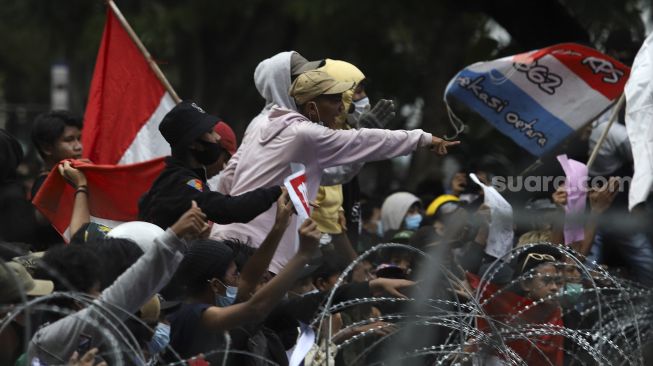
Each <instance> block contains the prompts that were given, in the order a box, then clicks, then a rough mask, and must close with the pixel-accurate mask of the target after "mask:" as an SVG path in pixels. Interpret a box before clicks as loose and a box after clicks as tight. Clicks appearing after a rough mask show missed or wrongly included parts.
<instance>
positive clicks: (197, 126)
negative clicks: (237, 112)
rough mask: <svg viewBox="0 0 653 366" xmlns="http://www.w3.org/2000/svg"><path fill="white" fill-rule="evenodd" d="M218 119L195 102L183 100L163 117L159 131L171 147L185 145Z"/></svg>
mask: <svg viewBox="0 0 653 366" xmlns="http://www.w3.org/2000/svg"><path fill="white" fill-rule="evenodd" d="M219 120H220V118H218V117H216V116H212V115H210V114H208V113H206V112H204V110H203V109H202V108H200V107H199V106H198V105H197V104H195V102H193V101H190V100H185V101H183V102H181V103H179V104H177V105H176V106H175V107H174V108H172V109H171V110H170V112H168V114H166V115H165V117H163V121H161V124H160V125H159V131H160V132H161V134H162V135H163V138H165V139H166V141H168V143H169V144H170V146H171V147H175V146H185V145H189V144H190V143H191V142H193V141H194V140H196V139H197V138H199V137H200V136H202V134H203V133H205V132H210V131H211V130H213V127H214V126H215V125H216V124H217V123H218V121H219Z"/></svg>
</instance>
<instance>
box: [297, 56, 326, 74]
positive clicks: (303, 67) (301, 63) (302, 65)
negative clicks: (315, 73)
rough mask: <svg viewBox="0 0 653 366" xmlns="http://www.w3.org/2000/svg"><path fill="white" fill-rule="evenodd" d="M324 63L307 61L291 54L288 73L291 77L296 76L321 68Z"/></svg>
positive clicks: (302, 57) (321, 61) (322, 61)
mask: <svg viewBox="0 0 653 366" xmlns="http://www.w3.org/2000/svg"><path fill="white" fill-rule="evenodd" d="M324 62H325V60H317V61H308V60H307V59H306V57H304V56H302V55H300V54H299V53H297V52H293V54H292V56H290V73H291V74H292V76H297V75H300V74H303V73H305V72H306V71H310V70H315V69H317V68H319V67H321V66H323V65H324Z"/></svg>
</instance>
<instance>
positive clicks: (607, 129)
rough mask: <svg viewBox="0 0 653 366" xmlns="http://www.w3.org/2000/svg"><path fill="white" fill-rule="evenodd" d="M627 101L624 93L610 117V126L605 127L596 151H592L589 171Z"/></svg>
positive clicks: (595, 148)
mask: <svg viewBox="0 0 653 366" xmlns="http://www.w3.org/2000/svg"><path fill="white" fill-rule="evenodd" d="M625 101H626V93H622V94H621V97H619V100H618V101H617V103H616V104H615V106H614V109H613V110H612V115H611V116H610V120H609V121H608V125H607V126H606V127H605V130H603V133H601V137H599V140H598V141H597V142H596V146H594V150H592V154H591V155H590V158H589V160H588V161H587V169H589V168H590V167H591V166H592V164H593V163H594V160H596V156H597V155H598V153H599V148H600V147H601V145H603V142H604V141H605V138H606V137H607V136H608V131H610V127H612V124H613V123H614V121H615V120H616V119H617V115H618V114H619V110H620V109H621V107H623V105H624V102H625Z"/></svg>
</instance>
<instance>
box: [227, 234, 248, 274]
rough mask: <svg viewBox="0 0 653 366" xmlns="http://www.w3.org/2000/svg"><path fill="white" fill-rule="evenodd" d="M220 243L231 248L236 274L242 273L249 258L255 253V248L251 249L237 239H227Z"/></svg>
mask: <svg viewBox="0 0 653 366" xmlns="http://www.w3.org/2000/svg"><path fill="white" fill-rule="evenodd" d="M222 242H223V243H224V244H226V245H228V246H229V248H231V250H232V251H233V253H234V262H235V263H236V267H237V268H238V272H242V271H243V268H244V267H245V263H247V260H248V259H249V257H251V256H252V255H253V254H254V252H256V248H252V247H250V246H249V245H247V244H245V243H243V242H241V241H239V240H237V239H227V240H224V241H222Z"/></svg>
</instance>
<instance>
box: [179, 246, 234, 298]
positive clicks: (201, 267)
mask: <svg viewBox="0 0 653 366" xmlns="http://www.w3.org/2000/svg"><path fill="white" fill-rule="evenodd" d="M233 260H234V252H233V251H232V250H231V248H230V247H229V245H227V244H225V243H224V242H220V241H215V240H210V239H200V240H195V241H193V243H191V245H190V248H189V249H188V251H187V252H186V254H185V255H184V259H183V260H182V261H181V263H180V264H179V268H178V269H177V273H176V275H175V276H178V279H179V280H180V281H181V282H182V283H183V286H184V288H185V290H186V293H187V294H188V295H190V296H194V295H198V294H200V293H202V292H203V291H204V290H205V289H206V286H207V285H208V281H209V280H210V279H211V278H222V277H224V275H225V273H226V272H227V269H228V268H229V264H230V263H231V262H232V261H233Z"/></svg>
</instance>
